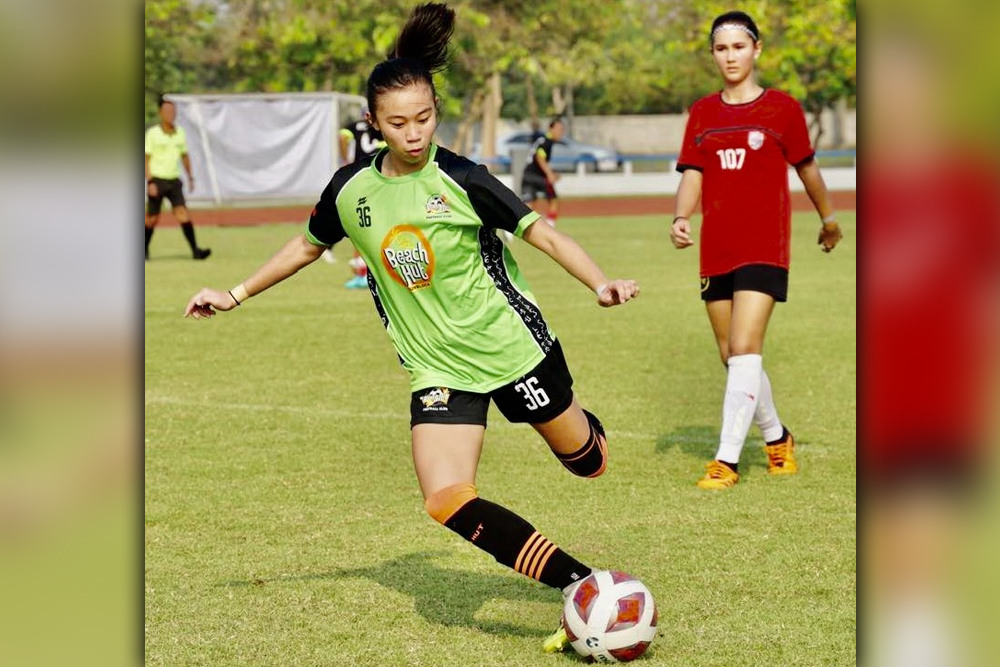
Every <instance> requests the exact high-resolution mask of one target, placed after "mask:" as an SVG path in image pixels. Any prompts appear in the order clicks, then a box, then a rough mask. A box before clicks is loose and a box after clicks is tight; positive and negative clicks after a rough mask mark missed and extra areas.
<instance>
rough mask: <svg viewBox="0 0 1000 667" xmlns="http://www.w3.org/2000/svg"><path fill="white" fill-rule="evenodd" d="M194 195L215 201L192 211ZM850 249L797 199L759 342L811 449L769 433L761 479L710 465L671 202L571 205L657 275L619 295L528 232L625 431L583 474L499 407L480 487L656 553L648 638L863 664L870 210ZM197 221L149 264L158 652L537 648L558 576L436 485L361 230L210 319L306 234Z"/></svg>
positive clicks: (237, 656)
mask: <svg viewBox="0 0 1000 667" xmlns="http://www.w3.org/2000/svg"><path fill="white" fill-rule="evenodd" d="M196 219H197V218H196ZM840 219H841V224H842V226H843V228H844V232H845V235H846V238H845V240H844V241H843V242H842V244H841V245H840V247H838V249H837V250H836V251H835V252H834V253H832V254H831V255H826V254H823V253H822V252H820V250H819V249H818V247H817V246H816V233H817V230H818V224H816V222H815V215H805V214H802V215H797V216H796V218H795V220H794V224H793V227H794V239H793V252H792V257H793V263H792V272H791V287H790V291H789V302H788V303H787V304H784V305H781V306H779V307H778V308H777V310H776V314H775V316H774V318H773V319H772V322H771V326H770V330H769V333H768V340H767V347H766V349H765V351H764V358H765V367H766V368H767V370H768V373H769V374H770V376H771V379H772V382H773V385H774V390H775V399H776V401H777V405H778V409H779V414H780V415H781V417H782V421H783V422H785V423H786V424H787V425H789V427H790V428H791V429H792V430H793V432H794V433H795V434H796V437H797V441H798V442H799V444H800V446H799V449H798V452H799V462H800V466H801V473H800V474H799V475H796V476H793V477H788V478H770V477H769V476H768V475H767V474H766V473H765V455H764V453H763V449H762V447H761V444H762V442H761V439H760V435H759V433H758V432H757V431H756V430H754V431H752V432H751V436H750V439H749V440H748V444H747V448H746V449H745V450H744V454H743V460H742V462H741V472H742V473H743V478H742V480H741V481H740V484H738V485H737V486H736V487H735V488H733V489H731V490H729V491H727V492H705V491H701V490H699V489H697V488H696V487H695V485H694V482H695V480H696V479H697V478H698V477H699V476H700V475H701V474H702V472H703V466H704V463H705V462H706V461H707V460H709V459H710V458H711V457H712V455H713V454H714V452H715V446H716V438H717V430H718V422H719V415H720V410H721V401H722V391H723V387H724V382H725V374H724V371H723V367H722V365H721V364H720V363H719V360H718V354H717V351H716V349H715V345H714V339H713V337H712V334H711V330H710V328H709V325H708V319H707V317H706V316H705V312H704V307H703V305H702V303H701V301H700V299H699V298H698V277H697V263H698V255H697V249H694V248H693V249H690V250H687V251H684V252H679V251H676V250H674V249H673V247H672V246H671V245H670V242H669V239H668V236H667V227H666V224H667V223H666V221H665V220H664V219H659V218H657V219H654V218H651V217H628V218H626V217H622V218H609V219H566V220H564V221H560V229H561V230H563V231H566V232H568V233H570V234H571V235H572V236H573V237H574V238H576V239H577V240H578V241H579V242H580V243H581V244H582V245H583V246H584V247H585V248H587V249H588V251H589V252H590V253H591V255H592V256H593V257H594V258H595V259H596V260H597V261H598V262H599V263H600V264H601V265H602V267H603V268H604V269H605V271H606V273H608V275H609V276H617V277H632V278H635V279H637V280H638V281H639V282H640V285H641V287H642V295H641V297H640V298H639V299H638V300H637V301H635V302H633V303H630V304H627V305H626V306H624V307H620V308H612V309H601V308H599V307H597V306H596V304H595V300H594V298H593V296H592V295H591V294H590V293H589V292H588V291H587V289H586V288H585V287H583V286H582V285H580V284H578V283H577V282H575V281H574V280H573V279H572V278H570V277H569V276H568V275H567V274H565V273H564V272H563V271H562V269H561V268H559V267H558V266H557V265H556V264H555V263H553V262H552V261H551V260H549V259H548V258H546V257H544V256H543V255H542V254H541V253H539V252H537V251H535V250H534V249H532V248H530V247H529V246H527V245H526V244H524V243H522V242H519V241H518V242H515V247H514V252H515V255H516V256H517V258H518V260H519V263H520V265H521V268H522V269H523V270H524V272H525V273H526V275H527V276H528V279H529V281H530V283H531V285H532V288H533V290H534V292H535V295H536V297H537V298H538V300H539V302H540V305H541V308H542V312H543V313H544V314H545V316H546V318H547V320H548V321H549V323H550V325H551V326H552V328H553V329H554V330H555V331H556V333H557V334H558V335H559V337H560V339H561V340H562V344H563V347H564V349H565V353H566V357H567V359H568V361H569V365H570V368H571V370H572V372H573V375H574V378H575V380H576V385H575V389H576V392H577V395H578V396H579V398H580V400H581V402H582V403H583V404H584V405H585V406H586V407H588V408H589V409H590V410H592V411H593V412H595V413H596V414H597V415H598V416H600V417H601V419H602V420H603V422H604V424H605V426H606V427H607V430H608V436H609V446H610V452H611V459H610V463H609V466H608V470H607V472H606V474H605V475H603V476H602V477H600V478H598V479H596V480H584V479H579V478H576V477H573V476H572V475H570V474H569V473H568V472H567V471H565V470H564V469H563V467H562V466H561V465H559V464H558V463H557V462H556V460H555V459H554V458H553V457H552V456H551V454H549V452H548V449H547V447H546V446H545V445H544V443H543V442H542V441H541V440H540V438H539V437H538V436H537V435H536V434H535V433H534V431H533V430H532V429H531V428H530V427H528V426H526V425H511V424H507V423H506V422H505V421H503V419H502V417H500V415H499V413H497V412H495V411H493V412H491V424H490V427H489V429H488V431H487V436H486V447H485V450H484V454H483V458H482V463H481V466H480V471H479V477H478V481H477V484H478V487H479V489H480V493H481V494H482V495H483V497H486V498H489V499H491V500H493V501H496V502H499V503H501V504H504V505H507V506H508V507H510V508H511V509H512V510H514V511H516V512H518V513H520V514H521V515H523V516H524V517H525V518H527V519H528V520H529V521H531V522H532V523H533V524H534V525H535V526H536V528H538V529H539V530H540V531H542V532H543V533H544V534H545V535H547V536H548V537H549V538H550V539H552V540H553V541H554V542H556V543H558V544H559V545H560V546H562V547H563V548H564V549H566V550H567V551H568V552H570V553H571V554H573V555H574V556H576V557H577V558H579V559H580V560H582V561H584V562H586V563H588V564H590V565H592V566H594V567H599V568H615V569H621V570H625V571H628V572H631V573H632V574H634V575H636V576H638V577H639V578H641V579H642V580H643V581H644V582H645V583H646V584H647V585H648V586H649V587H650V589H651V590H652V591H653V594H654V596H655V597H656V600H657V606H658V609H659V618H660V621H659V634H658V637H657V639H656V641H655V642H654V643H653V645H652V647H651V648H650V650H649V651H648V652H647V653H646V655H645V656H644V657H643V658H642V659H640V660H639V661H638V662H637V664H641V665H648V666H650V667H652V666H653V665H684V666H685V667H702V666H708V665H713V666H714V665H728V666H733V667H735V666H738V665H746V666H754V667H759V666H762V665H766V666H772V665H774V666H777V665H781V666H791V665H853V664H855V661H856V649H855V630H856V614H855V602H856V589H855V586H856V576H855V571H856V559H855V545H856V541H855V526H856V515H855V465H856V463H855V433H856V431H855V416H856V402H855V382H856V375H855V352H856V347H855V311H856V300H855V285H856V274H855V219H854V215H853V214H841V216H840ZM298 231H299V228H298V227H297V226H293V225H273V226H260V227H249V228H224V227H223V228H203V229H200V230H199V242H200V243H201V245H205V246H210V247H211V248H212V249H213V251H214V254H213V256H212V258H211V259H209V260H208V261H205V262H193V261H191V260H190V259H188V252H187V249H186V246H185V244H184V241H183V238H182V236H181V233H180V231H179V230H177V229H176V228H174V229H171V228H165V229H160V230H158V231H157V234H156V236H155V237H154V239H153V244H152V248H151V252H152V256H153V258H152V260H151V261H149V262H147V263H146V268H145V274H146V287H145V289H146V291H145V294H146V312H145V322H146V330H145V344H146V368H145V374H146V375H145V377H146V387H145V416H146V423H145V447H146V463H145V656H146V664H147V665H157V666H164V667H181V666H188V665H204V666H206V667H227V666H232V667H237V666H239V667H245V666H248V665H254V666H267V667H280V666H291V665H295V666H307V667H311V666H322V665H350V666H354V665H371V666H387V665H419V666H440V667H446V666H448V667H451V666H459V667H465V666H472V665H483V666H487V665H488V666H504V665H511V666H514V665H516V666H518V667H521V666H524V665H552V666H561V665H574V664H580V659H579V658H578V657H577V656H576V655H575V654H572V653H571V654H565V655H547V654H543V653H542V652H541V642H542V640H543V638H544V637H545V636H546V635H547V634H548V633H549V632H550V631H551V630H553V629H554V627H555V625H556V624H557V622H558V618H559V614H560V612H561V598H560V596H559V594H558V593H557V592H556V591H554V590H552V589H549V588H546V587H544V586H542V585H541V584H538V583H536V582H534V581H531V580H529V579H526V578H524V577H522V576H520V575H517V574H515V573H513V572H511V571H508V570H507V569H505V568H503V567H501V566H500V565H498V564H497V563H496V562H495V561H493V559H492V558H491V557H489V556H488V555H487V554H485V553H483V552H481V551H479V550H478V549H476V548H475V547H472V546H471V545H469V544H467V543H465V542H464V541H462V540H461V539H460V538H458V537H457V536H456V535H454V534H453V533H451V532H450V531H448V530H445V529H444V528H442V527H440V526H438V525H437V524H436V523H434V522H433V520H432V519H430V518H429V517H428V516H427V515H426V514H425V513H424V510H423V503H422V500H421V496H420V492H419V489H418V487H417V483H416V479H415V477H414V474H413V471H412V467H411V464H410V458H409V432H408V415H409V413H408V404H409V393H408V385H407V378H406V376H405V373H404V372H403V371H402V369H401V368H400V367H399V366H398V364H397V361H396V357H395V354H394V352H393V350H392V348H391V346H390V344H389V342H388V339H387V337H386V336H385V333H384V331H383V329H382V325H381V322H380V321H379V319H378V316H377V314H376V313H375V309H374V308H373V306H372V303H371V298H370V296H369V295H368V293H367V291H360V292H359V291H348V290H345V289H343V288H342V287H341V286H342V284H343V282H344V281H345V280H347V278H348V277H349V272H348V269H347V263H346V260H347V258H348V256H349V251H350V249H349V247H348V246H347V245H346V244H342V245H341V247H338V248H336V252H337V256H338V263H336V264H334V265H333V266H330V265H328V264H325V263H323V262H317V263H316V264H315V265H313V266H310V267H308V268H306V269H304V270H303V271H302V272H301V273H300V274H299V275H297V276H295V277H293V278H292V279H290V280H288V281H286V282H285V283H282V284H280V285H278V286H276V287H275V288H273V289H271V290H269V291H268V292H266V293H264V294H261V295H259V296H257V297H255V298H254V299H253V300H251V301H250V302H249V303H247V304H245V305H244V306H242V307H241V308H239V309H237V310H236V311H234V312H231V313H223V314H221V315H219V316H217V317H216V318H214V319H212V320H209V321H194V320H189V319H184V318H182V317H181V313H182V311H183V308H184V306H185V304H186V303H187V300H188V299H189V298H190V296H191V295H192V294H194V293H195V292H196V291H197V290H198V289H199V288H200V287H202V286H205V285H208V286H212V287H216V288H221V289H228V288H229V287H231V286H233V285H235V284H237V283H238V282H239V281H241V280H242V279H243V278H245V277H246V276H248V275H249V274H250V273H251V272H252V271H253V270H254V269H256V268H257V266H259V265H260V264H261V263H262V262H263V261H264V260H266V259H267V258H268V257H269V256H270V255H271V254H272V253H273V252H274V251H275V250H277V248H278V247H280V245H281V244H282V243H284V242H285V240H287V239H288V238H290V237H291V236H292V235H293V234H295V233H297V232H298Z"/></svg>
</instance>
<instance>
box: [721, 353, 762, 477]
mask: <svg viewBox="0 0 1000 667" xmlns="http://www.w3.org/2000/svg"><path fill="white" fill-rule="evenodd" d="M763 372H764V361H763V358H762V357H761V356H760V355H759V354H740V355H736V356H735V357H729V375H728V377H727V379H726V396H725V398H723V400H722V433H721V434H720V435H719V451H718V452H717V453H716V455H715V458H716V459H718V460H719V461H725V462H726V463H739V462H740V454H741V453H742V452H743V443H744V442H745V441H746V439H747V433H749V432H750V424H751V422H752V421H753V416H754V412H756V410H757V398H758V395H759V394H760V378H761V374H763Z"/></svg>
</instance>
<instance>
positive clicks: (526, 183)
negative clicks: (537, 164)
mask: <svg viewBox="0 0 1000 667" xmlns="http://www.w3.org/2000/svg"><path fill="white" fill-rule="evenodd" d="M543 198H544V199H555V198H556V186H555V185H553V184H552V183H551V182H550V181H549V179H547V178H545V174H542V173H540V172H537V171H533V170H530V169H525V170H524V176H523V177H522V178H521V201H524V202H533V201H535V200H536V199H543Z"/></svg>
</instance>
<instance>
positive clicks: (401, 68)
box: [368, 2, 455, 116]
mask: <svg viewBox="0 0 1000 667" xmlns="http://www.w3.org/2000/svg"><path fill="white" fill-rule="evenodd" d="M454 29H455V10H453V9H451V8H450V7H448V6H447V5H445V4H443V3H439V2H428V3H426V4H423V5H418V6H416V7H414V9H413V11H412V12H411V13H410V17H409V18H408V19H407V20H406V25H404V26H403V29H402V31H400V33H399V37H397V38H396V43H395V44H393V45H392V48H390V49H389V52H388V53H387V54H386V59H385V60H384V61H382V62H381V63H379V64H378V65H376V66H375V69H373V70H372V73H371V75H370V76H369V77H368V109H369V111H370V112H371V114H372V115H373V116H374V115H375V109H376V106H377V102H378V97H379V96H380V95H381V94H382V93H384V92H386V91H389V90H395V89H398V88H405V87H407V86H409V85H411V84H414V83H418V82H421V81H422V82H424V83H426V84H427V85H428V86H430V89H431V94H432V96H433V97H434V99H435V100H436V99H437V90H436V89H435V88H434V73H435V72H440V71H442V70H443V69H445V68H446V67H447V66H448V42H449V41H450V40H451V34H452V32H454Z"/></svg>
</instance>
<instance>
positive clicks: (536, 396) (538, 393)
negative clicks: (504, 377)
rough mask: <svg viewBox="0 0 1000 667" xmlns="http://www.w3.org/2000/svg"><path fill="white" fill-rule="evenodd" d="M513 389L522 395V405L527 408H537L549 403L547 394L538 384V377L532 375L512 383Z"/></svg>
mask: <svg viewBox="0 0 1000 667" xmlns="http://www.w3.org/2000/svg"><path fill="white" fill-rule="evenodd" d="M514 390H515V391H517V392H518V393H519V394H521V396H523V397H524V406H525V407H526V408H528V409H529V410H537V409H538V408H543V407H545V406H546V405H548V404H549V396H548V394H546V393H545V390H544V389H542V388H541V387H539V386H538V378H536V377H535V376H534V375H532V376H531V377H529V378H527V379H525V380H524V381H522V382H518V383H517V384H515V385H514Z"/></svg>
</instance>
